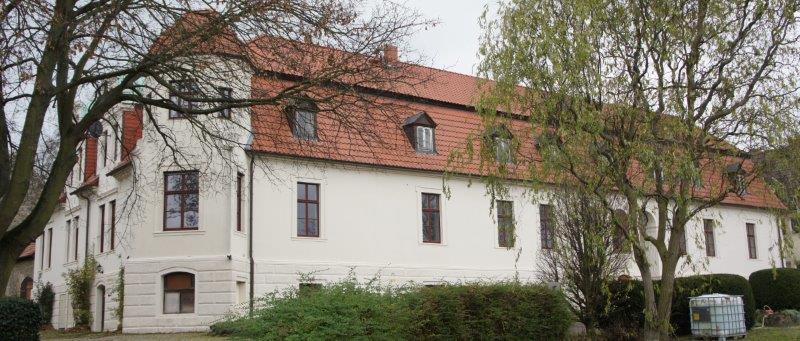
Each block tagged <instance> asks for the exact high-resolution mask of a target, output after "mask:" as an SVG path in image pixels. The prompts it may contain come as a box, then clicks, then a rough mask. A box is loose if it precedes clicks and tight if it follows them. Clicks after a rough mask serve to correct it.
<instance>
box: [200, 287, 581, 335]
mask: <svg viewBox="0 0 800 341" xmlns="http://www.w3.org/2000/svg"><path fill="white" fill-rule="evenodd" d="M257 304H258V306H259V307H260V308H258V309H256V311H255V312H254V314H253V316H252V317H247V316H235V315H234V316H230V317H228V318H226V319H224V320H222V321H220V322H218V323H215V324H213V325H212V326H211V331H212V333H214V334H217V335H229V336H234V337H241V338H250V339H256V338H258V339H265V340H278V339H280V340H283V339H309V340H312V339H326V340H327V339H353V338H355V339H516V338H519V339H538V340H556V339H559V340H560V339H562V338H563V337H564V335H565V333H566V330H567V329H568V328H569V326H570V324H571V323H572V321H573V317H572V315H571V313H570V311H569V308H568V306H567V303H566V301H565V300H564V298H563V297H562V296H561V295H560V294H559V293H557V292H554V291H552V290H550V289H547V288H544V287H541V286H536V285H524V284H512V283H500V284H486V285H484V284H471V285H445V286H440V287H431V288H401V289H391V288H385V287H379V286H375V285H371V284H367V285H361V284H359V283H357V282H356V281H355V280H354V279H353V278H350V279H348V280H345V281H342V282H338V283H333V284H329V285H325V286H324V287H321V288H318V289H315V290H305V291H304V292H302V294H301V292H300V291H299V290H297V289H293V290H288V291H284V292H275V293H272V294H269V295H266V296H265V297H263V298H262V299H260V300H259V301H258V302H257Z"/></svg>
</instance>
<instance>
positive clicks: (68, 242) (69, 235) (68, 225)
mask: <svg viewBox="0 0 800 341" xmlns="http://www.w3.org/2000/svg"><path fill="white" fill-rule="evenodd" d="M65 225H66V228H65V229H64V231H65V232H66V235H67V238H65V240H66V243H64V245H66V251H67V252H66V253H65V255H64V263H69V258H70V254H71V253H70V251H72V245H71V244H72V221H71V220H69V219H67V223H66V224H65Z"/></svg>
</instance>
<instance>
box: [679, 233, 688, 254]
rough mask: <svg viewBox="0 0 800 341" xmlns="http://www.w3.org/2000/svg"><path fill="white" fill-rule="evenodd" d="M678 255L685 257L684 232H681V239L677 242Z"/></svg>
mask: <svg viewBox="0 0 800 341" xmlns="http://www.w3.org/2000/svg"><path fill="white" fill-rule="evenodd" d="M678 254H679V255H681V256H685V255H686V231H683V237H682V238H681V239H680V240H678Z"/></svg>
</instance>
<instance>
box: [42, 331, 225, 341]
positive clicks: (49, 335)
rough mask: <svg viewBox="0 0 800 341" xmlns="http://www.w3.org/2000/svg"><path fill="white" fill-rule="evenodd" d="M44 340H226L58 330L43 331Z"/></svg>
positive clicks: (190, 335) (196, 335) (189, 335)
mask: <svg viewBox="0 0 800 341" xmlns="http://www.w3.org/2000/svg"><path fill="white" fill-rule="evenodd" d="M41 336H42V340H96V341H106V340H130V341H133V340H157V341H180V340H204V341H205V340H224V339H225V338H221V337H216V336H211V335H208V334H206V333H171V334H119V333H90V332H74V333H68V332H60V331H56V330H47V331H43V332H42V334H41Z"/></svg>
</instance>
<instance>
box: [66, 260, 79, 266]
mask: <svg viewBox="0 0 800 341" xmlns="http://www.w3.org/2000/svg"><path fill="white" fill-rule="evenodd" d="M75 264H78V260H77V259H76V260H71V261H69V262H66V263H64V267H67V266H73V265H75Z"/></svg>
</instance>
